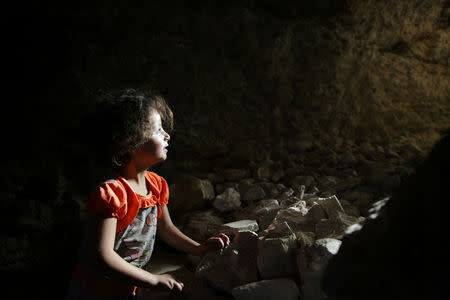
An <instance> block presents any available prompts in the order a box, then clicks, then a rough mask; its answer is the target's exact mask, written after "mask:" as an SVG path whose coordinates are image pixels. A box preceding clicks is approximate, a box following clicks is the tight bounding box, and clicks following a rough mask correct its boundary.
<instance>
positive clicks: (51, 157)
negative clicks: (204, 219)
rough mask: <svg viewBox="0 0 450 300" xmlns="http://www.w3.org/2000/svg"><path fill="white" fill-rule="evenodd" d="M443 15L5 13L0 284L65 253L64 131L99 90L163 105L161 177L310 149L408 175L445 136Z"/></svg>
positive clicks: (67, 173)
mask: <svg viewBox="0 0 450 300" xmlns="http://www.w3.org/2000/svg"><path fill="white" fill-rule="evenodd" d="M449 11H450V8H449V4H448V2H446V1H442V0H426V1H374V0H373V1H364V2H361V1H325V0H323V1H300V2H298V1H288V0H286V1H271V0H265V1H244V2H239V1H230V2H227V4H219V3H216V2H214V1H198V2H195V3H190V2H188V1H181V0H179V1H169V2H163V1H152V2H144V1H142V2H139V3H134V4H133V5H130V3H114V2H111V1H108V2H106V1H95V2H90V3H82V2H76V3H75V2H74V3H70V2H69V3H64V4H55V3H53V4H48V5H45V4H26V5H25V4H22V3H21V4H14V5H13V7H12V9H11V10H9V14H8V16H7V17H6V18H5V19H3V20H2V22H3V25H5V26H3V28H4V31H5V34H4V37H5V40H6V41H7V43H6V45H7V46H6V47H5V48H6V50H7V54H6V55H5V57H6V58H7V59H6V60H7V62H6V72H7V73H8V74H9V76H8V79H7V80H6V81H5V83H6V88H5V91H6V95H5V98H6V99H8V102H9V103H10V104H11V106H10V108H9V109H8V110H7V112H6V113H5V116H6V115H9V114H13V115H14V116H15V117H14V120H13V121H8V122H6V123H5V124H4V128H11V129H12V130H8V132H6V135H5V140H7V141H9V143H8V145H9V146H8V147H7V150H10V151H9V152H10V153H9V154H8V156H6V157H7V159H6V160H5V162H4V164H3V168H4V172H2V182H3V183H4V185H5V188H4V189H3V200H2V205H3V213H4V214H5V217H4V218H3V219H2V222H4V224H3V225H4V226H2V227H3V228H7V229H5V230H4V233H3V236H4V237H5V238H4V239H3V243H4V246H5V247H2V251H3V252H4V253H2V255H1V258H2V260H3V261H2V266H4V271H5V272H22V271H27V270H29V269H30V268H31V269H34V270H36V268H37V269H39V268H40V267H42V266H43V265H48V264H54V261H55V257H53V256H51V255H49V248H50V246H49V245H50V244H51V241H52V236H53V235H52V234H53V233H54V232H55V231H57V232H61V231H62V227H63V228H64V230H65V232H66V233H70V234H66V235H63V240H64V241H65V242H66V245H64V246H60V248H58V247H57V248H58V251H59V252H60V251H63V250H66V249H64V247H67V245H70V244H71V243H73V238H72V236H71V234H73V235H74V236H76V235H77V234H78V232H77V230H76V229H75V228H76V226H78V222H79V220H78V217H79V215H78V213H79V212H78V211H77V209H79V208H78V206H77V205H78V204H77V201H82V200H79V199H74V194H76V192H77V191H78V190H77V189H78V188H79V183H80V182H79V181H80V180H79V177H80V176H81V174H83V173H84V171H85V170H86V169H87V167H88V164H87V159H86V156H87V155H89V153H87V150H86V148H85V147H84V145H83V143H82V142H81V140H80V132H79V130H78V128H79V127H80V120H81V117H82V116H83V115H84V114H85V113H86V112H88V111H89V110H90V109H92V107H93V103H94V99H95V97H96V96H97V95H98V94H99V93H100V92H101V91H104V90H108V89H110V88H117V87H134V86H141V85H150V86H153V87H154V88H156V89H157V90H159V91H160V92H161V93H162V94H163V95H165V96H166V98H167V100H168V101H169V103H170V104H171V105H172V107H173V110H174V113H175V122H176V124H175V126H176V127H175V132H174V133H173V135H172V142H171V153H170V158H169V160H168V161H167V162H166V163H165V164H164V165H162V166H161V167H160V168H161V171H162V173H163V174H164V175H167V176H169V177H170V176H175V175H173V174H174V173H176V172H195V170H197V169H202V170H207V169H208V168H226V167H233V166H239V165H242V164H248V163H249V162H253V161H265V160H268V159H272V160H283V161H285V163H289V162H290V161H293V160H295V159H296V158H297V156H303V157H306V158H308V157H310V156H313V155H314V153H318V152H321V153H322V152H323V151H325V150H326V151H325V152H326V153H328V154H329V155H330V156H326V157H325V158H323V157H322V158H320V157H319V158H317V160H321V163H322V164H327V161H328V160H327V157H328V158H330V159H331V158H332V157H333V155H338V154H341V153H351V154H354V155H356V154H358V155H362V156H363V157H366V158H370V159H374V160H380V161H394V162H395V163H396V164H399V165H408V164H410V165H411V164H412V165H414V163H415V162H417V161H418V160H420V159H421V158H423V157H424V156H425V155H426V154H427V153H428V151H429V149H430V148H431V147H432V145H433V144H434V142H435V141H436V140H437V139H438V138H439V137H440V136H441V135H442V133H443V132H444V130H445V129H447V128H448V124H450V123H449V120H450V99H449V95H450V84H449V82H450V81H449V77H450V76H449V75H450V69H449V63H450V61H449V57H450V56H449V53H450V49H449V48H450V43H449V40H450V38H449V34H450V33H449V30H448V26H449V22H448V17H449ZM4 119H6V118H4ZM24 124H25V127H23V125H24ZM10 224H13V226H8V225H10ZM35 242H38V243H39V245H40V246H39V247H37V248H35V247H33V245H34V244H35ZM31 253H32V255H31ZM57 257H59V256H58V255H57Z"/></svg>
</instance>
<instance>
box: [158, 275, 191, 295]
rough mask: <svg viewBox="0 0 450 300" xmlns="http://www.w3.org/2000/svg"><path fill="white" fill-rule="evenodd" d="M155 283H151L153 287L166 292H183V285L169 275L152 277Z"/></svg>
mask: <svg viewBox="0 0 450 300" xmlns="http://www.w3.org/2000/svg"><path fill="white" fill-rule="evenodd" d="M154 276H155V279H156V280H155V281H154V282H153V284H152V285H153V286H155V287H161V288H164V289H168V290H175V291H176V292H179V293H180V292H181V291H182V290H183V287H184V284H183V283H182V282H179V281H177V280H176V279H175V278H173V277H172V275H170V274H162V275H154Z"/></svg>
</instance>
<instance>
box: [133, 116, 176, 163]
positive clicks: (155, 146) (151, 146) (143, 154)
mask: <svg viewBox="0 0 450 300" xmlns="http://www.w3.org/2000/svg"><path fill="white" fill-rule="evenodd" d="M148 121H149V122H150V124H151V126H150V128H151V132H149V139H148V140H147V142H145V143H144V144H143V145H142V146H141V147H140V148H139V149H138V150H137V151H135V152H133V153H132V160H134V162H135V163H136V164H138V165H139V166H142V167H143V168H146V169H147V168H148V167H150V166H151V165H154V164H156V163H158V162H161V161H164V160H166V158H167V147H168V146H169V140H170V135H169V134H168V133H167V132H165V131H164V129H163V128H162V123H161V116H160V115H159V113H157V112H156V111H154V110H152V112H151V113H150V116H149V120H148Z"/></svg>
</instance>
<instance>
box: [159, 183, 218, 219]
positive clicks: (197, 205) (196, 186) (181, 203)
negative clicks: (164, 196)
mask: <svg viewBox="0 0 450 300" xmlns="http://www.w3.org/2000/svg"><path fill="white" fill-rule="evenodd" d="M214 196H215V194H214V187H213V185H212V184H211V182H210V181H209V180H207V179H205V180H202V179H199V178H196V177H193V176H183V177H182V178H181V179H180V180H179V182H177V183H175V184H172V185H171V186H170V201H169V204H168V205H169V208H170V211H171V212H172V213H175V214H177V213H180V212H186V211H189V210H197V209H202V208H207V207H208V206H209V205H210V201H211V200H212V199H214Z"/></svg>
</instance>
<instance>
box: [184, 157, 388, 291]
mask: <svg viewBox="0 0 450 300" xmlns="http://www.w3.org/2000/svg"><path fill="white" fill-rule="evenodd" d="M273 165H274V164H273V163H269V162H266V163H264V164H262V165H257V166H255V168H254V169H253V174H256V175H257V176H256V177H255V178H245V176H246V175H248V173H246V172H247V171H245V170H239V169H228V170H227V172H226V174H219V175H217V176H214V174H211V173H209V174H208V178H221V177H223V178H225V179H226V180H228V181H220V180H215V181H216V182H217V184H216V185H215V189H216V191H221V193H219V194H218V195H217V196H216V197H215V198H214V200H213V201H212V207H213V211H211V210H209V211H208V212H202V213H200V212H197V213H196V215H194V216H189V215H188V216H187V220H188V222H187V224H188V226H187V227H188V229H190V232H189V230H188V232H187V233H188V235H189V234H190V233H192V232H193V231H194V232H195V233H196V235H197V236H201V237H202V238H205V237H206V236H207V235H209V236H211V235H213V234H217V233H225V234H227V235H229V236H230V238H231V244H230V245H229V246H228V247H227V248H225V249H223V250H222V251H220V252H216V253H209V254H207V255H206V256H205V257H203V258H202V259H201V260H200V261H199V262H197V265H196V272H195V274H196V277H197V278H199V279H204V280H206V281H207V282H208V283H209V284H210V286H212V287H214V288H215V289H217V290H219V291H221V292H224V293H226V294H228V295H233V297H234V298H235V299H253V298H255V299H256V298H258V299H260V298H263V297H262V296H264V297H265V298H264V299H272V298H271V297H274V299H275V298H276V299H281V298H282V299H289V297H292V299H298V297H299V295H301V297H302V299H306V300H308V299H311V300H312V299H323V298H324V294H323V291H322V290H321V288H320V280H321V278H322V275H323V273H324V269H325V268H326V266H327V264H328V261H329V260H330V258H331V257H332V256H334V255H336V254H337V253H338V251H339V248H340V244H341V240H342V239H343V237H344V236H346V235H349V234H351V233H352V232H355V231H358V230H360V229H361V228H362V227H363V225H364V221H365V217H367V216H371V215H375V214H376V210H375V208H378V207H381V206H382V205H383V204H384V202H383V201H380V202H378V203H377V205H375V208H374V209H372V210H369V208H370V205H371V200H372V199H373V196H372V195H371V194H370V193H368V192H365V191H360V190H358V189H355V187H357V186H358V185H359V184H361V182H362V179H361V178H360V177H358V176H357V175H356V172H347V173H345V174H344V175H343V176H342V177H341V178H339V177H338V176H335V175H333V176H324V177H317V176H316V175H315V176H312V175H307V176H301V175H297V176H295V177H293V179H291V180H290V182H289V183H288V184H286V185H285V184H283V183H281V182H278V181H279V180H281V179H285V180H286V177H283V178H281V177H280V178H278V177H279V176H281V174H286V173H289V174H290V173H294V171H292V170H291V171H289V172H284V171H283V170H282V169H281V168H280V167H279V165H277V167H276V169H275V168H274V170H276V172H274V173H272V169H271V168H272V167H273ZM349 174H350V175H349ZM230 180H234V181H230ZM270 180H272V181H270ZM274 181H276V182H278V183H274ZM316 183H317V184H318V186H319V187H321V188H325V189H326V190H320V189H319V188H318V187H317V186H315V185H314V184H316ZM336 191H338V192H339V193H336ZM338 195H339V196H338ZM340 197H342V199H340ZM241 200H242V202H241ZM218 216H221V217H218ZM225 220H227V222H224V221H225ZM220 221H221V223H220V224H219V222H220ZM202 230H203V231H205V232H204V233H203V234H201V233H200V232H201V231H202ZM206 231H207V232H206ZM278 284H280V286H283V285H286V286H285V287H284V288H281V289H280V288H279V287H278ZM275 285H277V287H275ZM284 290H285V294H283V293H284ZM280 297H281V298H280ZM286 297H287V298H286Z"/></svg>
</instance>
